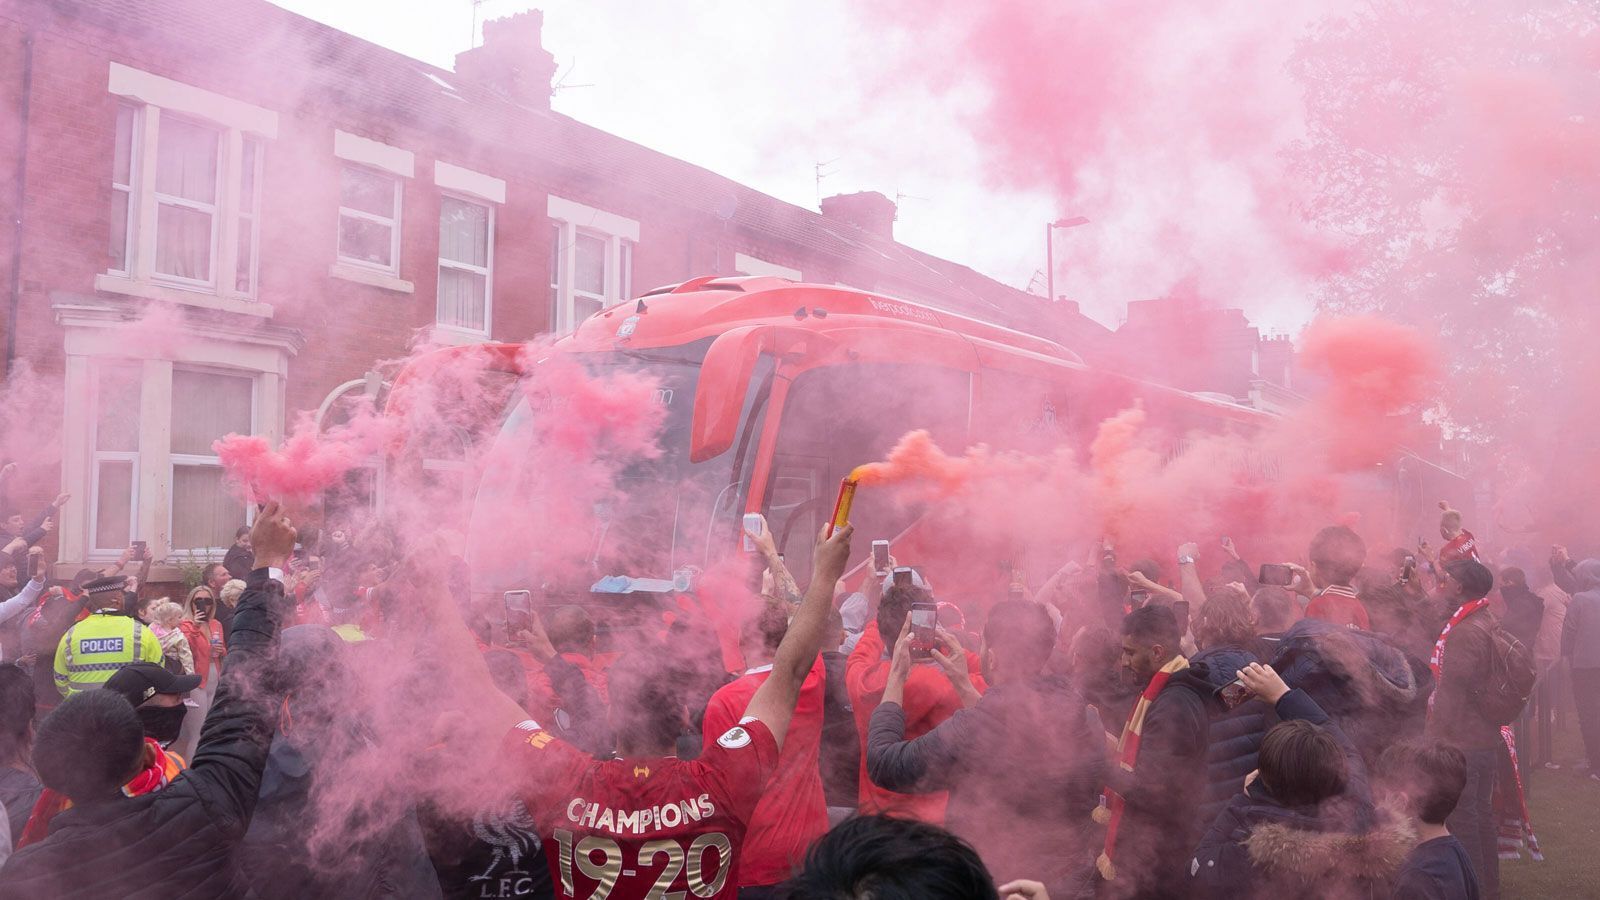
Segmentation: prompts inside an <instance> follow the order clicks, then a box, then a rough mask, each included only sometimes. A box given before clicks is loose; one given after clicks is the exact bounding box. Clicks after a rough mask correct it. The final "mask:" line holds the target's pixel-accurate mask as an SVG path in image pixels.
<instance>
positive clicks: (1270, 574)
mask: <svg viewBox="0 0 1600 900" xmlns="http://www.w3.org/2000/svg"><path fill="white" fill-rule="evenodd" d="M1256 580H1257V581H1259V582H1261V583H1262V584H1268V585H1273V586H1275V587H1288V586H1289V585H1291V584H1294V570H1293V569H1291V568H1289V567H1288V566H1286V565H1284V564H1282V563H1262V564H1261V572H1260V573H1259V575H1258V577H1257V578H1256Z"/></svg>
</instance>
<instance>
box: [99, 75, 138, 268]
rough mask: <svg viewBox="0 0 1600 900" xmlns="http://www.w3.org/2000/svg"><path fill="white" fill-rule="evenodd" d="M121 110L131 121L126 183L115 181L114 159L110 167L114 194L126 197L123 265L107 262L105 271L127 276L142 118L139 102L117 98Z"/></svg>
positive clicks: (131, 255) (119, 112)
mask: <svg viewBox="0 0 1600 900" xmlns="http://www.w3.org/2000/svg"><path fill="white" fill-rule="evenodd" d="M123 110H127V112H128V115H129V119H130V122H129V125H128V180H127V183H122V182H119V181H117V173H116V171H115V163H113V171H112V172H111V192H112V193H113V194H118V193H120V194H125V195H127V198H128V203H127V209H126V210H125V211H124V213H123V217H122V218H123V222H122V268H120V269H118V268H115V267H113V266H110V265H108V266H107V267H106V271H107V272H109V273H110V274H113V275H124V276H126V275H127V274H128V273H129V271H130V270H131V269H132V268H133V254H134V244H135V243H137V242H136V241H135V240H134V217H135V215H136V214H137V213H138V211H139V205H138V199H137V198H138V192H137V191H136V190H135V189H134V185H136V184H137V183H138V181H139V157H140V153H141V150H142V149H143V148H142V147H141V146H140V145H141V143H142V142H141V141H140V138H139V135H140V129H139V125H140V122H141V121H143V119H144V117H143V116H141V115H139V107H138V106H135V105H134V104H132V103H126V102H120V101H119V102H118V103H117V115H118V116H121V115H122V112H123ZM117 138H118V135H117V134H116V125H115V120H113V124H112V140H116V139H117ZM115 154H116V149H115V148H113V149H112V155H113V159H114V158H115ZM106 243H107V244H108V245H109V244H110V241H109V240H108V241H107V242H106Z"/></svg>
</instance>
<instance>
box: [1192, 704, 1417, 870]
mask: <svg viewBox="0 0 1600 900" xmlns="http://www.w3.org/2000/svg"><path fill="white" fill-rule="evenodd" d="M1277 714H1278V716H1279V717H1281V718H1282V719H1284V720H1289V719H1305V720H1307V721H1309V722H1313V723H1315V724H1317V725H1319V726H1321V727H1322V728H1323V729H1325V730H1327V731H1328V732H1329V733H1330V734H1332V735H1333V738H1334V740H1336V741H1338V742H1339V746H1340V748H1341V749H1343V750H1344V755H1345V762H1346V765H1347V766H1348V771H1349V781H1348V783H1347V784H1346V787H1345V792H1344V794H1343V795H1341V796H1339V797H1336V798H1333V799H1332V800H1329V801H1326V802H1324V803H1321V804H1317V805H1313V806H1303V807H1290V806H1284V805H1282V804H1280V803H1279V802H1278V801H1277V800H1276V799H1274V798H1273V796H1272V795H1271V793H1270V792H1268V791H1267V789H1266V787H1265V786H1264V785H1263V784H1262V783H1261V780H1260V779H1257V780H1256V781H1255V782H1253V783H1251V785H1250V788H1249V790H1248V791H1243V792H1239V793H1236V794H1234V796H1233V798H1232V799H1231V800H1230V801H1229V803H1228V805H1227V806H1226V808H1224V809H1223V810H1222V812H1220V813H1219V814H1218V815H1217V818H1216V820H1215V821H1214V822H1212V823H1211V826H1210V827H1209V828H1208V829H1207V830H1206V833H1205V836H1204V837H1203V838H1201V840H1200V844H1199V848H1198V849H1197V850H1196V851H1195V855H1194V859H1193V860H1192V861H1191V862H1190V865H1189V871H1190V874H1191V881H1192V884H1191V890H1190V891H1188V892H1187V893H1186V896H1192V897H1200V898H1215V900H1224V898H1226V900H1253V898H1262V900H1266V898H1278V897H1306V896H1314V897H1318V898H1327V900H1358V898H1359V900H1367V898H1373V897H1377V896H1383V897H1387V896H1388V895H1387V893H1383V892H1382V888H1383V886H1384V884H1385V883H1386V881H1387V879H1388V877H1389V876H1390V875H1391V874H1392V873H1393V872H1394V871H1395V869H1396V868H1398V866H1399V865H1400V862H1401V861H1402V860H1404V859H1405V856H1406V853H1407V852H1409V851H1410V849H1411V846H1412V844H1414V843H1415V842H1416V836H1415V833H1414V832H1412V831H1411V829H1410V827H1409V826H1408V825H1406V824H1405V823H1403V822H1402V821H1401V820H1399V819H1398V818H1394V817H1388V816H1385V817H1382V818H1381V819H1377V818H1375V813H1374V810H1373V807H1372V794H1371V790H1370V789H1369V787H1368V785H1367V771H1366V766H1365V765H1364V764H1363V763H1362V761H1361V754H1360V752H1359V751H1357V749H1356V747H1355V745H1354V744H1352V743H1351V742H1350V739H1349V738H1348V737H1346V736H1345V734H1344V732H1343V731H1341V730H1340V729H1339V726H1338V725H1337V724H1335V723H1334V722H1333V720H1332V719H1329V718H1328V716H1327V714H1326V713H1324V712H1323V711H1322V708H1321V707H1319V706H1317V703H1316V701H1315V700H1312V699H1311V696H1310V695H1309V694H1307V693H1306V692H1304V691H1301V690H1292V691H1290V692H1289V693H1287V694H1285V695H1283V697H1282V698H1281V699H1279V700H1278V704H1277ZM1375 822H1376V823H1377V824H1374V823H1375Z"/></svg>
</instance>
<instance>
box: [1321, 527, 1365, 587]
mask: <svg viewBox="0 0 1600 900" xmlns="http://www.w3.org/2000/svg"><path fill="white" fill-rule="evenodd" d="M1310 556H1311V562H1312V563H1313V564H1315V565H1316V567H1317V571H1318V572H1320V573H1321V574H1322V575H1323V576H1324V577H1326V578H1328V579H1329V580H1330V581H1332V582H1333V583H1334V584H1349V583H1350V581H1351V579H1353V578H1355V577H1356V574H1357V573H1358V572H1360V571H1361V564H1362V563H1364V562H1366V561H1367V544H1366V542H1365V541H1363V540H1361V535H1359V534H1356V533H1355V532H1354V531H1351V530H1350V529H1348V528H1346V527H1345V526H1343V525H1329V526H1328V527H1327V528H1324V529H1322V530H1321V531H1319V532H1317V535H1316V537H1313V538H1312V539H1311V550H1310Z"/></svg>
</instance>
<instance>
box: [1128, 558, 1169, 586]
mask: <svg viewBox="0 0 1600 900" xmlns="http://www.w3.org/2000/svg"><path fill="white" fill-rule="evenodd" d="M1128 571H1129V572H1138V573H1139V574H1140V575H1143V576H1144V577H1146V578H1148V579H1150V580H1151V581H1154V582H1156V583H1158V584H1159V583H1160V582H1161V564H1160V563H1158V562H1156V561H1155V560H1153V559H1141V560H1139V561H1138V562H1136V563H1134V564H1133V565H1131V566H1129V567H1128Z"/></svg>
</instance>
